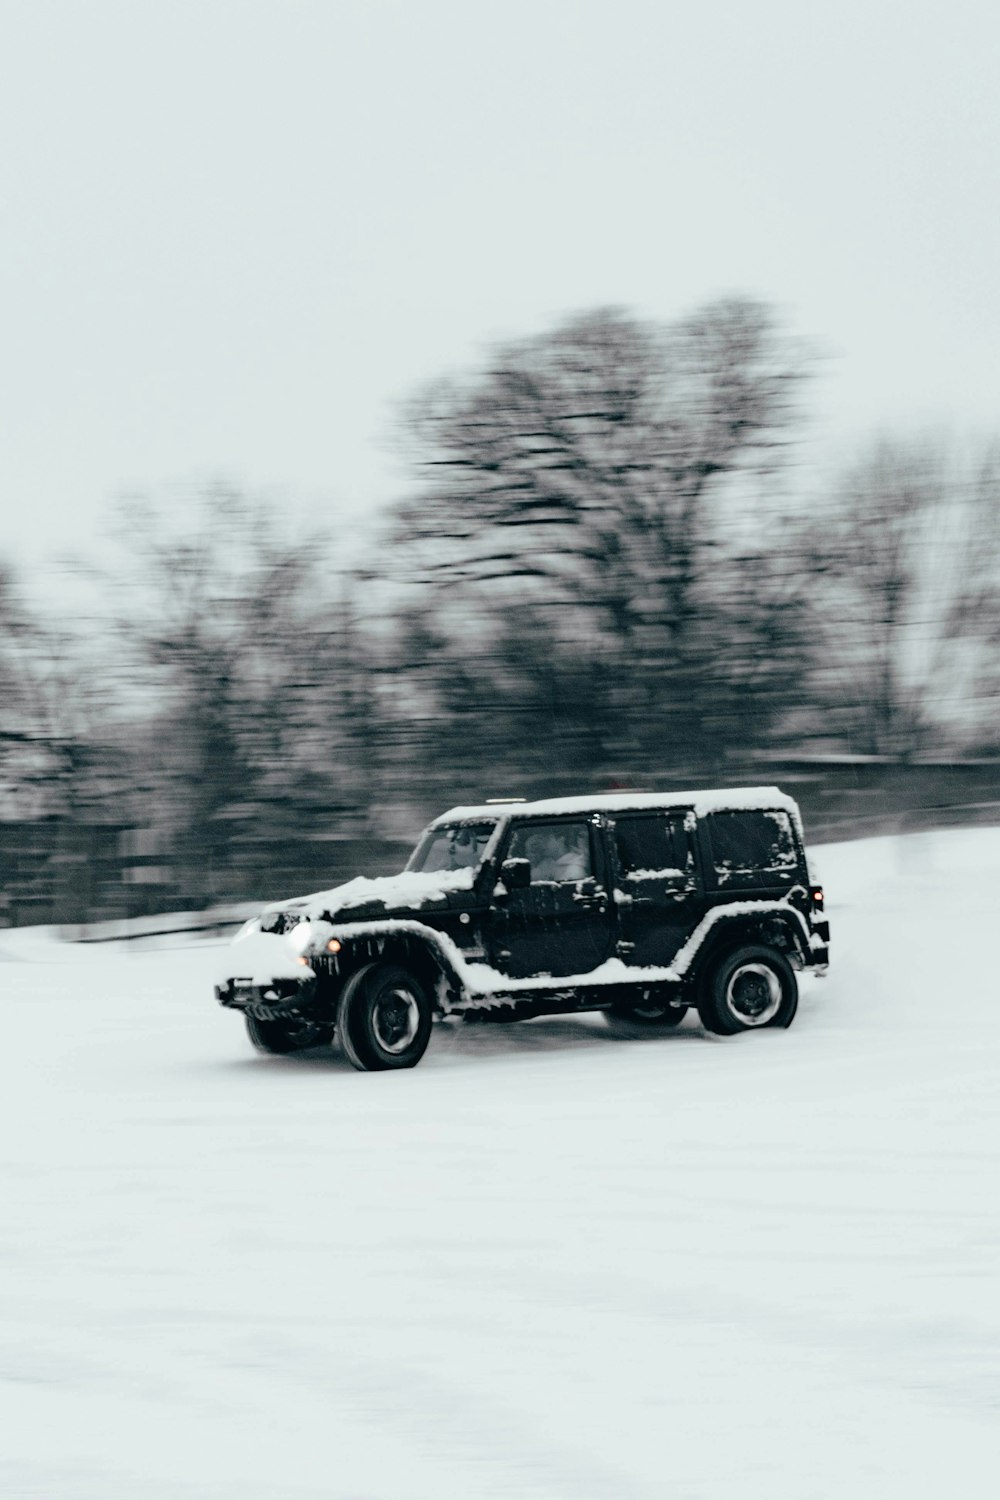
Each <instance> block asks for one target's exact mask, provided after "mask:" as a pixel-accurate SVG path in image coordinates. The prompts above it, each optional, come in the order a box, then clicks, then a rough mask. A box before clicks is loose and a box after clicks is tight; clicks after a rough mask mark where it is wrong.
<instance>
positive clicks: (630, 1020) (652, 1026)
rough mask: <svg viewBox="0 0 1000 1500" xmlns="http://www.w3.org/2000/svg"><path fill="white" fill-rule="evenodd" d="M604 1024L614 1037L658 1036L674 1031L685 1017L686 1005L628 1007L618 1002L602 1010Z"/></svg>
mask: <svg viewBox="0 0 1000 1500" xmlns="http://www.w3.org/2000/svg"><path fill="white" fill-rule="evenodd" d="M601 1015H602V1016H603V1017H604V1024H605V1026H607V1028H608V1030H609V1031H613V1032H614V1034H615V1036H625V1037H647V1036H659V1035H660V1034H661V1033H663V1032H665V1031H674V1030H676V1028H677V1027H678V1026H679V1025H680V1024H681V1022H682V1021H683V1019H684V1017H685V1016H686V1015H687V1006H686V1005H681V1006H677V1005H653V1004H650V1003H647V1004H645V1005H628V1004H626V1003H625V1002H624V1001H619V1002H617V1003H616V1004H614V1005H609V1006H608V1009H607V1010H602V1011H601Z"/></svg>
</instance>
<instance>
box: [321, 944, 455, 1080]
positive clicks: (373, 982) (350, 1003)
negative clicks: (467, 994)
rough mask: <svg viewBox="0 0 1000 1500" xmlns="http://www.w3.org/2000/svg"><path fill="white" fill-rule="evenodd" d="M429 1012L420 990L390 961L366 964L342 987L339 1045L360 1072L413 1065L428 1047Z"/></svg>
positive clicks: (430, 1016) (428, 1003)
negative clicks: (388, 962) (387, 962)
mask: <svg viewBox="0 0 1000 1500" xmlns="http://www.w3.org/2000/svg"><path fill="white" fill-rule="evenodd" d="M432 1021H433V1014H432V1012H431V1006H430V1001H429V1000H428V999H427V996H426V995H425V994H424V991H423V989H422V988H421V986H420V985H419V984H418V983H417V981H416V980H415V979H414V977H413V975H412V974H408V973H407V972H406V970H405V969H399V968H397V967H396V966H395V965H394V964H368V965H367V967H365V968H364V969H359V970H358V972H357V973H356V974H352V976H351V978H350V979H349V980H348V981H347V984H346V985H345V986H344V992H343V994H342V995H341V998H340V1011H339V1013H338V1016H337V1032H338V1035H339V1037H340V1045H341V1046H342V1047H343V1049H344V1052H345V1053H346V1055H347V1059H348V1061H349V1062H350V1063H352V1064H353V1066H354V1067H355V1068H357V1069H359V1071H360V1072H362V1073H386V1072H390V1071H395V1070H396V1069H397V1068H415V1067H416V1065H417V1063H418V1062H419V1061H420V1059H421V1058H422V1057H423V1055H424V1053H425V1052H426V1051H427V1043H428V1042H429V1041H430V1038H431V1024H432Z"/></svg>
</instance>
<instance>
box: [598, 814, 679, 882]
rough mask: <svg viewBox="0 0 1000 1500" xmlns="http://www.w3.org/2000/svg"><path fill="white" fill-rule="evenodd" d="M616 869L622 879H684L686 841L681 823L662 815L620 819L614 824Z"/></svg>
mask: <svg viewBox="0 0 1000 1500" xmlns="http://www.w3.org/2000/svg"><path fill="white" fill-rule="evenodd" d="M615 848H616V850H617V852H618V866H619V868H620V870H621V872H622V874H623V875H624V876H626V877H628V876H632V877H633V878H638V877H640V876H643V875H684V874H686V873H687V870H688V837H687V832H686V829H685V827H684V819H683V818H682V817H677V816H676V815H671V814H664V813H644V814H643V815H642V816H641V817H634V818H632V817H629V818H626V817H623V818H620V819H618V820H617V821H616V823H615Z"/></svg>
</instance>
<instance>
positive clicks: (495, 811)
mask: <svg viewBox="0 0 1000 1500" xmlns="http://www.w3.org/2000/svg"><path fill="white" fill-rule="evenodd" d="M656 807H683V808H689V807H690V808H693V810H694V811H695V812H696V813H697V814H698V816H699V817H704V815H705V814H706V813H711V812H720V811H727V810H729V809H732V808H766V809H768V810H773V809H774V808H778V807H780V808H784V809H785V811H786V812H788V813H790V814H791V816H792V817H793V818H795V819H796V820H798V816H799V810H798V806H797V804H796V803H795V801H794V800H793V798H791V797H789V796H787V795H786V794H785V793H784V792H782V791H779V790H778V788H777V787H776V786H745V787H720V788H716V789H715V790H712V791H700V792H699V791H693V792H599V793H597V794H596V795H595V796H590V797H546V798H543V799H542V800H541V801H538V802H506V803H497V802H484V803H481V804H480V805H479V806H477V807H453V808H451V810H450V811H449V812H446V813H442V814H441V816H440V817H439V818H435V819H434V822H433V823H432V824H431V827H432V828H436V827H437V826H438V824H440V823H457V822H467V821H469V820H471V819H473V818H482V819H484V820H485V819H487V818H537V817H539V816H542V817H549V816H552V817H557V816H559V815H561V814H563V813H588V812H625V811H635V810H637V809H641V808H656Z"/></svg>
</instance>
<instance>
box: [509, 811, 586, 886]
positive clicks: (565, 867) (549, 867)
mask: <svg viewBox="0 0 1000 1500" xmlns="http://www.w3.org/2000/svg"><path fill="white" fill-rule="evenodd" d="M524 851H525V855H526V856H527V858H528V859H529V860H530V861H531V878H532V880H533V881H535V880H554V881H563V880H583V879H585V877H586V876H587V875H589V874H590V857H589V850H588V847H587V830H586V828H584V827H582V826H581V825H580V824H579V823H576V824H573V823H567V824H562V825H553V826H550V827H548V828H539V829H536V830H534V831H533V832H532V833H529V834H528V836H527V838H526V839H525V841H524Z"/></svg>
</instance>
